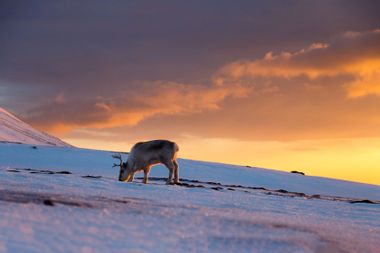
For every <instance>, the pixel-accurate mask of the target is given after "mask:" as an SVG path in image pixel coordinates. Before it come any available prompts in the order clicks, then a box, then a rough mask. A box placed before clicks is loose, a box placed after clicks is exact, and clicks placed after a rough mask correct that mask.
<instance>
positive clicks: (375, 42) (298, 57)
mask: <svg viewBox="0 0 380 253" xmlns="http://www.w3.org/2000/svg"><path fill="white" fill-rule="evenodd" d="M301 76H305V77H307V78H309V79H316V78H321V77H339V76H350V77H351V81H350V82H348V83H346V84H345V85H344V88H345V90H346V93H347V96H348V97H351V98H356V97H362V96H366V95H378V96H380V29H377V30H372V31H368V32H346V33H344V34H342V35H340V36H337V37H335V38H333V39H332V40H331V41H330V42H329V43H314V44H312V45H310V46H309V47H307V48H305V49H301V50H299V51H297V52H294V53H289V52H282V53H280V54H277V55H275V54H274V53H273V52H268V53H267V54H266V55H265V56H264V57H263V58H262V59H257V60H251V61H249V60H246V61H235V62H232V63H230V64H227V65H226V66H224V67H222V68H221V69H220V70H219V71H218V72H217V73H216V74H215V75H214V78H213V80H214V82H215V83H216V84H218V85H224V84H226V83H252V82H253V81H254V80H255V79H257V78H267V79H268V78H269V79H270V78H283V79H292V78H297V77H301Z"/></svg>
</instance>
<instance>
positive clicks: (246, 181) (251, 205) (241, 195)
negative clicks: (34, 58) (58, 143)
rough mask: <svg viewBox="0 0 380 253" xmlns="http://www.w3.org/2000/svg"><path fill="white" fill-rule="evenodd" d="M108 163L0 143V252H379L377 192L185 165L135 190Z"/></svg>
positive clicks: (81, 153)
mask: <svg viewBox="0 0 380 253" xmlns="http://www.w3.org/2000/svg"><path fill="white" fill-rule="evenodd" d="M123 156H124V158H125V159H126V158H127V154H124V155H123ZM113 162H114V161H113V160H112V158H111V152H107V151H97V150H86V149H78V148H72V147H66V148H57V147H48V146H37V147H33V146H31V145H23V144H18V145H17V144H10V143H3V144H0V252H28V253H29V252H38V253H45V252H168V253H170V252H259V253H260V252H262V253H266V252H270V253H277V252H278V253H280V252H281V253H287V252H289V253H303V252H305V253H312V252H315V253H354V252H366V253H377V252H379V251H378V249H379V248H380V241H379V237H378V235H379V234H380V205H379V204H376V203H380V202H379V201H380V186H375V185H367V184H358V183H353V182H347V181H341V180H333V179H326V178H319V177H309V176H302V175H298V174H291V173H285V172H279V171H272V170H266V169H260V168H246V167H242V166H233V165H227V164H218V163H207V162H200V161H191V160H185V159H179V164H180V177H181V181H182V183H181V184H180V185H165V183H164V182H165V179H164V178H165V177H167V175H168V171H167V170H166V169H165V168H164V167H163V166H155V167H154V168H153V169H152V173H151V175H150V182H149V184H148V185H144V184H141V183H140V182H141V178H139V176H141V175H137V178H135V182H133V183H124V182H118V181H117V175H118V170H117V169H115V168H112V167H111V166H112V163H113ZM371 203H373V204H371Z"/></svg>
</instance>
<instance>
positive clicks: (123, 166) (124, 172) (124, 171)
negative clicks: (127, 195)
mask: <svg viewBox="0 0 380 253" xmlns="http://www.w3.org/2000/svg"><path fill="white" fill-rule="evenodd" d="M112 157H113V158H115V159H118V160H119V161H120V163H119V164H116V163H114V164H113V166H112V167H120V172H119V181H125V180H127V181H129V179H130V178H131V177H132V175H133V173H132V171H131V169H128V163H127V162H124V163H123V159H122V158H121V154H115V155H112Z"/></svg>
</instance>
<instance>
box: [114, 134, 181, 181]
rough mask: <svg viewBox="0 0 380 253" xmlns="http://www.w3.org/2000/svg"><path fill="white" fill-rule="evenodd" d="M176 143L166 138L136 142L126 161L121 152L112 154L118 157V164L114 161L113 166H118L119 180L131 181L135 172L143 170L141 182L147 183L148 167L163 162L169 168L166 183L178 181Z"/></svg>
mask: <svg viewBox="0 0 380 253" xmlns="http://www.w3.org/2000/svg"><path fill="white" fill-rule="evenodd" d="M178 150H179V149H178V145H177V144H176V143H174V142H171V141H167V140H153V141H147V142H138V143H136V144H135V145H134V146H133V147H132V149H131V152H130V153H129V155H128V160H127V162H123V160H122V158H121V154H115V155H112V157H113V158H115V159H119V160H120V164H116V163H114V165H113V167H118V166H119V167H120V173H119V181H127V182H132V181H133V179H134V176H135V173H136V172H138V171H144V179H143V183H144V184H147V183H148V175H149V172H150V168H151V167H152V166H153V165H155V164H159V163H161V164H163V165H165V166H166V168H168V170H169V177H168V180H167V184H172V183H173V174H174V183H179V173H178V167H179V166H178V162H177V152H178Z"/></svg>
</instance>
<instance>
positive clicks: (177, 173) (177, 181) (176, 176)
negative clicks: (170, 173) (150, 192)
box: [173, 160, 179, 184]
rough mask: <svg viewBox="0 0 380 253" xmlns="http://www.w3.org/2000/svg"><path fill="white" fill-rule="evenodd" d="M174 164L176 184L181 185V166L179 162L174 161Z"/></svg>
mask: <svg viewBox="0 0 380 253" xmlns="http://www.w3.org/2000/svg"><path fill="white" fill-rule="evenodd" d="M173 164H174V183H175V184H178V183H179V171H178V170H179V165H178V162H177V160H173Z"/></svg>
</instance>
